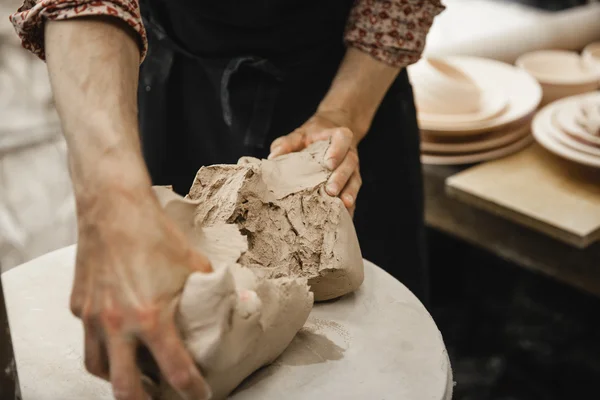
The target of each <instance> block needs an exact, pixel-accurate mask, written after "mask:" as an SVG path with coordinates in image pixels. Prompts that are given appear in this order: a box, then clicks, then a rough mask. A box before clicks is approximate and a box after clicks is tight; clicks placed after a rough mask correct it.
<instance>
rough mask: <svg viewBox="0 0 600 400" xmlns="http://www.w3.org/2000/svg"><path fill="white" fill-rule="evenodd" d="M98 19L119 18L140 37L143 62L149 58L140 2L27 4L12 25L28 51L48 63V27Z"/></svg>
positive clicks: (30, 0)
mask: <svg viewBox="0 0 600 400" xmlns="http://www.w3.org/2000/svg"><path fill="white" fill-rule="evenodd" d="M94 15H96V16H97V15H103V16H111V17H115V18H118V19H120V20H122V21H123V22H125V23H126V24H127V25H129V26H130V27H131V28H133V30H134V31H135V32H136V34H137V35H138V36H139V43H140V52H141V57H142V60H143V59H144V57H145V55H146V50H147V46H148V44H147V40H146V31H145V29H144V25H143V23H142V18H141V16H140V8H139V4H138V1H137V0H24V2H23V5H22V6H21V7H20V8H19V9H18V11H17V12H16V13H14V14H12V15H11V16H10V21H11V23H12V24H13V26H14V27H15V30H16V32H17V34H18V35H19V37H20V38H21V43H22V45H23V47H24V48H26V49H27V50H29V51H31V52H32V53H34V54H35V55H37V56H38V57H39V58H41V59H42V60H45V52H44V23H45V22H46V21H56V20H64V19H70V18H77V17H89V16H94Z"/></svg>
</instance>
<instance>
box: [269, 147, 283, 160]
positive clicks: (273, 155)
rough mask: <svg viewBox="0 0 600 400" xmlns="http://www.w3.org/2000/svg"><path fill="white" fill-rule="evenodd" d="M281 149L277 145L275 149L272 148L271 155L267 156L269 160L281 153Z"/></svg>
mask: <svg viewBox="0 0 600 400" xmlns="http://www.w3.org/2000/svg"><path fill="white" fill-rule="evenodd" d="M280 150H281V147H275V148H274V149H273V150H271V154H269V157H267V158H268V159H269V160H271V159H273V158H275V157H277V156H278V155H279V151H280Z"/></svg>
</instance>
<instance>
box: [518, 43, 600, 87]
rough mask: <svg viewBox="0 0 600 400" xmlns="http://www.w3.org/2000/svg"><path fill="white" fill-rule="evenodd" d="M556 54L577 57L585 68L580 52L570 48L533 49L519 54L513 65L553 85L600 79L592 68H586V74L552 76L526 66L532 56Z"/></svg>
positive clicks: (541, 81) (574, 83)
mask: <svg viewBox="0 0 600 400" xmlns="http://www.w3.org/2000/svg"><path fill="white" fill-rule="evenodd" d="M550 55H553V56H557V57H577V58H579V59H580V61H581V62H582V67H583V68H587V66H586V64H585V63H584V62H583V59H582V56H581V54H579V53H577V52H576V51H572V50H557V49H547V50H534V51H530V52H527V53H524V54H521V55H520V56H519V57H518V58H517V60H516V61H515V66H516V67H519V68H521V69H523V70H524V71H526V72H527V73H529V74H530V75H531V76H533V77H534V78H535V79H536V80H537V81H538V82H540V83H541V84H550V85H555V86H561V85H587V84H594V83H597V82H598V80H600V75H599V74H598V73H596V72H594V71H592V70H588V71H587V73H586V74H578V75H576V76H572V77H559V76H553V75H549V74H544V73H539V72H536V71H532V70H531V69H530V68H528V67H527V65H526V62H527V61H528V60H531V59H532V58H535V57H539V56H550Z"/></svg>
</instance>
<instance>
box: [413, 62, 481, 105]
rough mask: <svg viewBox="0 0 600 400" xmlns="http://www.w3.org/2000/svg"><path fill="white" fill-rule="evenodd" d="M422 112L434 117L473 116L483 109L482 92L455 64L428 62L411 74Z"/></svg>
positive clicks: (416, 98) (420, 63) (419, 64)
mask: <svg viewBox="0 0 600 400" xmlns="http://www.w3.org/2000/svg"><path fill="white" fill-rule="evenodd" d="M410 78H411V81H412V82H413V85H414V92H415V102H416V104H417V108H418V109H419V111H420V112H423V113H425V114H434V115H452V114H473V113H477V112H479V111H480V108H481V105H480V103H481V97H482V93H481V89H480V88H479V86H478V85H477V83H476V82H475V81H474V80H473V79H471V78H470V77H469V76H468V75H467V74H465V73H464V72H463V71H462V70H461V69H460V68H458V67H456V66H454V65H453V64H451V63H449V62H446V61H444V60H442V59H437V58H425V59H423V60H421V61H420V62H419V63H418V65H415V66H414V68H411V70H410Z"/></svg>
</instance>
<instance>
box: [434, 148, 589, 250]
mask: <svg viewBox="0 0 600 400" xmlns="http://www.w3.org/2000/svg"><path fill="white" fill-rule="evenodd" d="M446 192H447V193H448V194H449V195H450V196H452V197H455V198H457V199H459V200H461V201H464V202H466V203H469V204H471V205H473V206H475V207H479V208H482V209H485V210H487V211H489V212H492V213H494V214H497V215H499V216H501V217H503V218H506V219H509V220H511V221H514V222H516V223H519V224H522V225H526V226H528V227H530V228H532V229H535V230H537V231H539V232H542V233H544V234H547V235H549V236H552V237H554V238H556V239H559V240H561V241H564V242H566V243H569V244H571V245H573V246H576V247H579V248H583V247H586V246H588V245H589V244H590V243H592V242H594V241H596V240H598V239H600V170H598V169H593V168H588V167H583V166H580V165H577V164H574V163H571V162H569V161H566V160H563V159H560V158H558V157H556V156H554V155H553V154H550V153H549V152H547V151H546V150H544V149H542V148H541V147H539V146H538V145H537V144H534V145H532V146H530V147H528V148H527V149H525V150H523V151H521V152H519V153H517V154H515V155H513V156H510V157H506V158H502V159H499V160H495V161H491V162H487V163H484V164H480V165H478V166H475V167H472V168H469V169H467V170H465V171H462V172H459V173H458V174H456V175H453V176H451V177H449V178H448V179H447V180H446Z"/></svg>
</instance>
